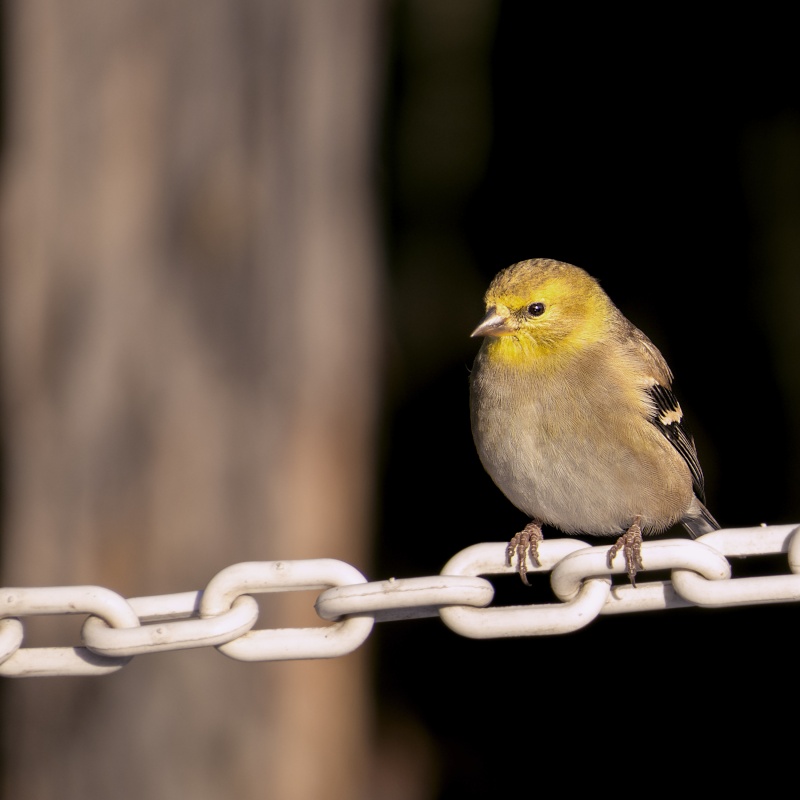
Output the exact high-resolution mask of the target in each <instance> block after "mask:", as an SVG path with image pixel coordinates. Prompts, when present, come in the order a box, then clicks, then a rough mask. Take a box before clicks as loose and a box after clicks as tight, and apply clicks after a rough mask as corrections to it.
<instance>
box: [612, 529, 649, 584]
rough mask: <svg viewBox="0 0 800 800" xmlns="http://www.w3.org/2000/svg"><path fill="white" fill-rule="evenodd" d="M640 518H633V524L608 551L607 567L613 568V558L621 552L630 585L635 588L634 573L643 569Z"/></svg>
mask: <svg viewBox="0 0 800 800" xmlns="http://www.w3.org/2000/svg"><path fill="white" fill-rule="evenodd" d="M641 523H642V518H641V516H639V515H638V514H637V515H636V516H635V517H634V518H633V524H632V525H631V526H630V528H628V530H627V531H625V533H623V534H622V536H620V537H619V539H617V541H616V542H615V543H614V544H613V545H612V547H611V549H610V550H609V551H608V566H609V568H610V567H612V566H613V562H614V557H615V556H616V555H617V553H618V552H619V551H620V550H622V554H623V555H624V556H625V568H626V570H627V572H628V577H629V578H630V580H631V584H632V585H633V586H634V587H635V586H636V573H637V572H638V571H639V570H640V569H644V564H643V563H642V524H641Z"/></svg>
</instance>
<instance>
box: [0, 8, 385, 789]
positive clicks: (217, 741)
mask: <svg viewBox="0 0 800 800" xmlns="http://www.w3.org/2000/svg"><path fill="white" fill-rule="evenodd" d="M6 5H7V11H6V16H7V19H6V24H5V30H6V37H7V41H6V51H7V59H6V63H7V65H8V66H7V75H8V80H7V86H8V89H7V93H6V103H7V107H6V111H5V118H6V120H7V133H6V144H5V153H4V165H3V166H4V173H3V184H2V245H0V246H1V247H2V250H0V255H1V256H2V270H1V271H0V281H1V282H0V292H1V296H0V312H1V314H2V323H0V324H2V329H1V330H2V380H3V390H4V391H3V432H2V436H3V440H4V446H5V451H6V464H5V490H4V494H5V504H4V505H5V508H4V556H3V580H4V583H5V585H18V586H25V585H27V586H50V585H59V584H81V583H92V584H99V585H104V586H107V587H109V588H111V589H114V590H115V591H118V592H120V593H121V594H123V595H125V596H135V595H145V594H163V593H171V592H178V591H186V590H190V589H199V588H202V587H203V586H204V585H205V584H206V582H207V581H208V580H209V579H210V578H211V577H212V576H213V575H214V574H215V573H216V572H217V571H218V570H219V569H221V568H222V567H224V566H227V565H228V564H232V563H235V562H238V561H242V560H251V559H252V560H265V559H302V558H309V557H315V558H316V557H334V558H341V559H344V560H346V561H349V562H350V563H353V564H355V565H356V566H358V567H360V568H362V569H363V567H364V566H365V564H366V561H367V557H368V548H367V541H368V534H369V524H370V521H371V509H370V499H371V496H372V494H371V492H372V485H371V475H372V451H373V447H372V443H373V441H372V440H373V426H374V420H375V409H376V386H377V379H376V374H377V369H376V353H377V346H376V343H377V341H378V338H379V337H378V329H377V295H378V278H377V275H378V270H377V252H378V248H377V246H376V240H375V236H376V233H375V216H374V210H373V207H372V197H371V190H370V185H369V184H370V166H371V165H370V159H371V156H372V151H373V125H374V116H375V115H374V96H373V92H374V89H375V86H374V81H375V76H376V75H379V74H380V72H381V69H380V66H379V65H377V64H376V62H377V53H378V42H377V32H378V29H379V19H378V11H379V4H377V3H374V2H371V0H317V1H316V2H315V0H262V1H261V2H258V1H257V0H251V1H250V2H248V0H170V1H169V2H165V1H164V0H114V2H112V3H109V2H106V0H70V2H68V3H65V2H63V1H62V0H33V1H31V0H15V1H10V2H8V3H7V4H6ZM302 599H303V602H304V604H305V606H310V604H311V602H312V601H313V598H308V597H307V596H306V597H303V598H302ZM296 606H297V603H293V602H289V601H287V600H286V595H283V596H281V597H278V596H276V595H270V596H268V597H267V598H266V599H265V600H264V603H263V607H264V609H265V611H264V613H263V614H262V617H264V616H265V617H266V619H265V620H263V619H262V623H261V624H262V625H270V626H275V625H306V624H315V619H316V618H315V617H314V616H313V613H312V614H308V613H307V614H306V616H302V615H301V616H300V617H298V614H297V610H296ZM63 621H64V618H60V619H50V620H48V621H47V623H46V624H43V625H41V627H40V628H39V629H38V630H36V629H35V626H34V624H33V623H32V624H31V625H30V626H29V629H31V630H34V632H35V633H38V635H39V636H40V637H41V638H42V639H44V640H46V641H47V643H48V644H66V643H68V642H65V641H53V639H52V638H49V637H50V636H51V634H52V632H53V631H60V630H63ZM33 638H35V637H33ZM31 643H33V644H36V643H37V642H35V641H33V642H31ZM38 643H42V642H38ZM71 643H74V640H73V642H71ZM2 688H3V691H4V692H5V697H4V704H5V715H4V722H3V725H4V739H3V742H4V758H3V761H4V768H5V775H4V795H3V796H4V797H7V798H21V797H24V798H26V800H39V798H55V797H58V798H61V800H67V798H81V800H86V799H87V798H101V797H102V798H107V797H114V798H117V800H120V799H124V798H136V799H137V800H140V799H141V798H145V797H146V798H172V797H191V798H193V799H194V800H202V798H214V800H218V798H220V797H235V798H237V800H243V799H246V798H255V797H259V798H279V799H280V800H284V799H285V798H298V800H302V799H303V798H314V800H317V798H320V797H326V798H348V799H349V798H356V797H359V796H362V795H363V779H364V774H365V771H366V759H367V754H366V749H365V748H366V741H367V736H368V726H369V710H368V707H367V703H366V688H367V687H366V686H365V663H364V656H363V648H362V650H361V651H359V652H358V653H356V654H353V655H350V656H348V657H346V658H342V659H337V660H330V661H319V662H286V663H278V664H240V663H238V662H234V661H231V660H229V659H226V658H225V657H223V656H221V655H220V654H218V653H216V652H215V651H213V650H197V651H186V652H183V653H170V654H166V655H161V656H141V657H139V658H137V659H134V661H133V662H132V663H131V664H129V665H128V666H127V667H125V668H124V669H123V670H122V671H121V672H118V673H116V674H114V675H111V676H107V677H102V678H48V679H43V678H32V679H24V680H18V681H14V680H10V679H6V680H5V682H4V684H3V687H2Z"/></svg>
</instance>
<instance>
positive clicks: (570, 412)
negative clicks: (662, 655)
mask: <svg viewBox="0 0 800 800" xmlns="http://www.w3.org/2000/svg"><path fill="white" fill-rule="evenodd" d="M485 300H486V316H485V317H484V318H483V320H482V321H481V323H480V325H478V327H477V328H475V330H474V331H473V332H472V336H482V337H484V339H483V342H482V344H481V348H480V350H479V352H478V355H477V357H476V359H475V364H474V367H473V369H472V373H471V375H470V417H471V422H472V435H473V437H474V439H475V446H476V448H477V450H478V455H479V456H480V460H481V462H482V463H483V466H484V467H485V469H486V471H487V472H488V473H489V475H490V476H491V477H492V480H494V482H495V483H496V484H497V486H498V487H499V488H500V489H501V490H502V492H503V493H504V494H505V495H506V497H507V498H508V499H509V500H510V501H511V502H512V503H513V504H514V505H515V506H517V508H519V509H520V510H521V511H523V512H525V513H526V514H527V515H528V516H529V517H531V518H532V522H531V523H530V524H529V525H527V526H526V528H525V529H524V530H523V531H521V532H519V533H518V534H516V536H514V537H513V538H512V539H511V541H510V543H509V545H508V550H507V561H508V564H509V565H510V564H511V563H512V559H513V556H514V554H515V553H516V556H517V563H518V571H519V574H520V577H521V578H522V580H523V581H524V582H525V583H528V579H527V576H526V571H527V566H526V556H527V555H530V558H531V561H532V562H533V563H534V564H535V565H536V566H540V562H539V555H538V546H539V542H540V541H541V540H542V525H543V524H546V525H551V526H553V527H555V528H558V529H559V530H561V531H563V532H565V533H583V534H596V535H602V536H619V538H618V540H617V541H616V543H615V544H614V545H613V547H612V548H611V549H610V551H609V554H608V563H609V566H611V563H612V561H613V559H614V557H615V556H616V554H617V553H618V552H619V551H620V550H622V551H623V555H624V558H625V563H626V567H627V572H628V575H629V576H630V579H631V582H632V583H633V584H634V585H635V577H636V572H637V570H639V569H644V567H643V565H642V558H641V546H642V533H645V534H647V533H659V532H662V531H665V530H667V529H668V528H670V527H672V526H673V525H675V524H677V523H678V522H680V523H682V524H683V526H684V527H685V528H686V529H687V530H688V531H689V533H690V534H691V536H692V537H693V538H694V537H697V536H700V535H702V534H704V533H708V532H709V531H712V530H717V529H718V528H719V524H718V523H717V522H716V520H715V519H714V517H712V516H711V514H710V513H709V511H708V509H706V507H705V505H704V502H705V496H704V490H703V473H702V470H701V469H700V462H699V461H698V458H697V450H696V449H695V445H694V440H693V439H692V437H691V436H690V435H689V434H688V433H687V431H686V429H685V427H684V426H683V414H682V412H681V407H680V405H678V401H677V399H676V397H675V395H674V394H673V393H672V388H671V384H672V373H671V372H670V369H669V367H668V366H667V363H666V361H665V360H664V358H663V356H662V355H661V353H660V352H659V351H658V349H657V348H656V346H655V345H654V344H653V343H652V342H651V341H650V340H649V339H648V338H647V337H646V336H645V335H644V334H643V333H642V332H641V331H640V330H639V329H638V328H636V327H635V326H634V325H633V324H632V323H631V322H629V321H628V320H627V319H626V318H625V317H624V316H623V315H622V313H621V312H620V311H619V309H617V307H616V306H615V305H614V304H613V303H612V302H611V300H610V299H609V297H608V295H607V294H606V293H605V292H604V291H603V290H602V289H601V288H600V285H599V284H598V282H597V281H596V280H595V279H594V278H592V277H591V276H590V275H589V274H588V273H586V272H585V271H584V270H582V269H580V268H579V267H575V266H573V265H572V264H566V263H564V262H561V261H553V260H551V259H546V258H536V259H532V260H530V261H521V262H519V263H518V264H514V265H513V266H511V267H508V268H507V269H505V270H502V271H501V272H500V273H498V274H497V276H496V277H495V278H494V280H493V281H492V283H491V285H490V286H489V289H488V291H487V292H486V297H485Z"/></svg>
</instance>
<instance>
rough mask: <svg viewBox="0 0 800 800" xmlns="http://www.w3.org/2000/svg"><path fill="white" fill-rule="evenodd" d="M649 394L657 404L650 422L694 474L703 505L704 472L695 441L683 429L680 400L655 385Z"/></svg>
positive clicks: (697, 493)
mask: <svg viewBox="0 0 800 800" xmlns="http://www.w3.org/2000/svg"><path fill="white" fill-rule="evenodd" d="M648 391H649V394H650V397H651V398H652V400H653V402H654V403H655V406H656V410H655V413H654V414H653V416H652V417H650V422H652V423H653V425H655V426H656V427H657V428H658V429H659V430H660V431H661V432H662V433H663V434H664V436H665V437H666V438H667V440H668V441H669V443H670V444H671V445H672V446H673V447H674V448H675V449H676V450H677V451H678V452H679V453H680V454H681V456H682V457H683V460H684V461H685V462H686V463H687V465H688V466H689V471H690V472H691V473H692V487H693V488H694V493H695V494H696V495H697V497H698V498H699V500H700V501H701V502H703V503H705V501H706V495H705V488H704V481H703V471H702V469H700V461H699V460H698V458H697V450H696V448H695V446H694V439H693V438H692V437H691V436H690V434H689V432H688V431H687V430H686V428H684V427H683V412H682V411H681V407H680V404H679V403H678V398H677V397H675V395H674V394H673V392H672V390H671V389H667V388H666V387H665V386H661V384H658V383H655V384H653V385H652V386H651V387H650V388H649V390H648Z"/></svg>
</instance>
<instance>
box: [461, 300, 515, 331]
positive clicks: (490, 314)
mask: <svg viewBox="0 0 800 800" xmlns="http://www.w3.org/2000/svg"><path fill="white" fill-rule="evenodd" d="M511 330H512V329H511V328H510V327H509V324H508V316H507V315H504V314H499V313H498V311H497V308H496V307H495V306H491V307H490V308H489V309H488V310H487V312H486V316H485V317H484V318H483V319H482V320H481V324H480V325H478V327H477V328H475V330H474V331H472V333H471V334H470V337H472V338H474V337H475V336H504V335H505V334H507V333H511Z"/></svg>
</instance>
